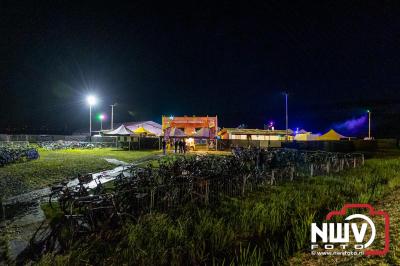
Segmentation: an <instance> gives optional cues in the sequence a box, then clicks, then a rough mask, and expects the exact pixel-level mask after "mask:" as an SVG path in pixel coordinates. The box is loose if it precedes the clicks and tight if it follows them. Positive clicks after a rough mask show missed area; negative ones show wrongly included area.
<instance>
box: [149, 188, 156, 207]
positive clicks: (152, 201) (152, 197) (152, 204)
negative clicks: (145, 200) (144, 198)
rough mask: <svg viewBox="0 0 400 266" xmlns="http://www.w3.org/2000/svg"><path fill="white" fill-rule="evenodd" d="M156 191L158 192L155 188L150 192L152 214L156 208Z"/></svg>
mask: <svg viewBox="0 0 400 266" xmlns="http://www.w3.org/2000/svg"><path fill="white" fill-rule="evenodd" d="M155 190H156V188H153V189H152V190H151V191H150V213H151V210H152V209H153V208H154V194H155Z"/></svg>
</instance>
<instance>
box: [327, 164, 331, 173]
mask: <svg viewBox="0 0 400 266" xmlns="http://www.w3.org/2000/svg"><path fill="white" fill-rule="evenodd" d="M330 168H331V162H330V161H328V162H327V163H326V173H327V174H329V171H330Z"/></svg>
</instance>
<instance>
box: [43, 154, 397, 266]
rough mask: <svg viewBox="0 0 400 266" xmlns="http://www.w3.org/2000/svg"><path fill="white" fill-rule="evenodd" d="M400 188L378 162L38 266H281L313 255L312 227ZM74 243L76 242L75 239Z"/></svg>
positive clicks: (80, 248) (94, 239) (97, 240)
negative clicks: (351, 206)
mask: <svg viewBox="0 0 400 266" xmlns="http://www.w3.org/2000/svg"><path fill="white" fill-rule="evenodd" d="M399 187H400V159H371V160H367V161H366V165H365V166H364V167H362V168H358V169H351V170H349V171H346V172H343V173H340V174H336V175H332V176H319V177H313V178H307V179H304V180H298V181H296V182H292V183H285V184H281V185H278V186H273V187H270V186H267V187H264V188H260V190H259V191H257V192H253V193H249V194H247V195H246V196H245V197H242V198H227V199H226V200H224V201H223V202H222V203H220V204H219V205H214V206H212V207H211V208H203V207H198V206H193V205H191V204H189V205H188V206H185V207H183V208H181V209H180V210H178V211H177V212H174V213H170V214H162V213H153V214H148V215H144V216H142V217H141V218H140V219H138V221H137V222H132V221H131V222H126V223H125V224H123V225H122V226H121V227H120V228H117V229H114V230H110V229H107V230H104V231H103V232H100V233H97V234H92V235H90V236H87V237H85V238H83V239H78V240H76V241H74V245H73V246H70V247H69V248H68V249H67V250H65V252H64V253H63V254H61V255H56V256H54V254H46V255H45V256H44V257H43V259H42V260H41V262H40V264H39V265H77V264H83V263H85V262H90V264H94V265H97V264H99V265H103V264H107V265H119V264H120V265H123V264H134V265H187V264H189V265H190V264H194V265H204V264H208V265H260V264H261V263H268V264H271V263H272V264H282V263H285V261H286V260H287V259H288V258H289V257H290V256H291V255H293V254H294V253H295V252H298V251H301V250H306V249H307V247H308V244H309V242H310V241H309V236H310V231H309V230H310V224H311V222H313V221H321V220H322V219H323V217H325V215H326V214H327V213H328V212H329V211H331V210H337V209H340V208H341V207H342V206H343V204H344V203H345V202H346V203H351V202H354V203H359V202H368V203H375V202H376V201H378V200H380V199H382V198H384V197H385V196H387V195H388V194H389V193H391V192H393V191H394V190H395V189H398V188H399ZM68 241H69V240H68Z"/></svg>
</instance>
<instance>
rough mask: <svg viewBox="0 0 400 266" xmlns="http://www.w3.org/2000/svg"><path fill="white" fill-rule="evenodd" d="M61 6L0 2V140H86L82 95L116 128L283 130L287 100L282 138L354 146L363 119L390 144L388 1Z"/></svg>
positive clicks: (393, 35)
mask: <svg viewBox="0 0 400 266" xmlns="http://www.w3.org/2000/svg"><path fill="white" fill-rule="evenodd" d="M66 2H67V1H49V2H47V3H45V2H40V1H29V2H28V3H29V4H23V1H9V2H7V1H1V2H0V131H1V132H3V133H7V132H14V133H23V132H27V133H71V132H73V131H75V130H78V129H82V128H87V127H88V119H89V108H88V106H87V104H86V102H85V97H86V95H88V94H89V93H92V94H95V95H97V96H98V97H99V98H101V103H100V104H99V105H97V106H96V107H95V108H94V113H99V112H101V111H103V112H106V114H108V116H109V113H110V107H109V105H110V104H112V103H115V102H117V103H118V106H117V107H116V108H115V122H123V121H138V120H154V121H157V122H161V115H162V114H165V115H175V116H179V115H189V116H191V115H197V116H202V115H218V117H219V125H220V126H224V127H236V126H238V125H239V124H247V125H248V126H249V127H251V128H262V127H263V124H265V123H267V122H268V121H269V120H274V121H276V124H277V127H278V128H284V118H285V114H284V96H283V91H288V92H289V127H291V128H296V127H299V128H305V129H306V130H312V131H313V132H320V133H323V132H324V131H326V130H327V129H329V128H331V127H334V128H336V129H338V130H339V132H341V133H342V134H347V135H354V136H365V135H366V134H367V129H366V128H367V127H366V125H367V124H366V120H365V119H364V118H363V116H365V114H366V112H365V111H366V109H370V110H372V112H373V113H372V115H373V123H372V124H373V135H374V136H377V137H388V136H391V137H397V136H399V134H398V132H399V130H400V123H399V122H400V121H399V120H400V119H399V115H398V114H399V112H400V93H399V92H400V90H399V88H400V8H399V6H398V5H397V4H396V2H398V1H383V0H381V1H318V2H315V3H313V2H310V1H298V2H297V3H295V1H290V2H286V3H285V2H284V1H254V2H253V1H242V3H241V4H234V3H233V2H234V1H210V2H206V1H185V2H180V3H178V2H176V3H174V2H172V1H163V2H160V3H159V2H151V1H130V3H129V4H126V5H117V4H116V2H115V1H113V2H110V4H109V5H102V4H101V3H100V2H101V1H97V2H92V3H87V4H83V3H82V2H83V1H79V2H76V4H70V3H66ZM351 119H355V121H353V122H349V120H351ZM108 121H109V120H108ZM108 121H107V122H104V123H105V124H106V125H108V124H109V122H108ZM346 121H347V123H346ZM94 127H99V123H98V122H94Z"/></svg>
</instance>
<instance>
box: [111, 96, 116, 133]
mask: <svg viewBox="0 0 400 266" xmlns="http://www.w3.org/2000/svg"><path fill="white" fill-rule="evenodd" d="M110 106H111V130H113V129H114V107H115V106H117V104H116V103H114V104H111V105H110Z"/></svg>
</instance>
